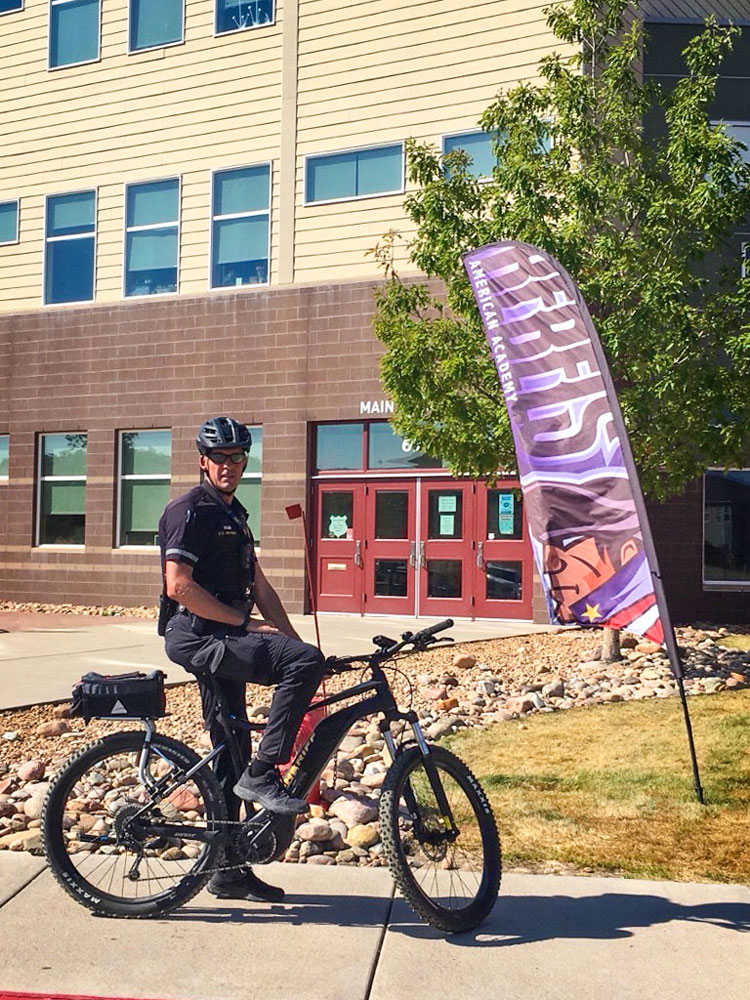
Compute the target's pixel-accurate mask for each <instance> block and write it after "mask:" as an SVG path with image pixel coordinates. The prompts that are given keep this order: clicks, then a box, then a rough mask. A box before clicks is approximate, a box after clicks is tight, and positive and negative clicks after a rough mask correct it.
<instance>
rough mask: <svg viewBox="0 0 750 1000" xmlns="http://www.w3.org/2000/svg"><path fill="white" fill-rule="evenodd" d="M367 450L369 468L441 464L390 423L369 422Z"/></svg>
mask: <svg viewBox="0 0 750 1000" xmlns="http://www.w3.org/2000/svg"><path fill="white" fill-rule="evenodd" d="M367 450H368V461H367V466H368V468H370V469H440V468H442V465H443V463H442V462H441V461H439V460H438V459H435V458H430V456H429V455H425V453H424V452H423V451H419V450H418V449H417V448H414V447H413V446H412V445H411V444H410V443H409V442H408V441H407V440H406V439H405V438H402V437H401V436H400V435H399V434H397V433H396V432H395V431H394V429H393V428H392V427H391V425H390V424H370V431H369V441H368V448H367Z"/></svg>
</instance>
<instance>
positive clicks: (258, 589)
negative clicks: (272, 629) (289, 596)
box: [255, 562, 299, 639]
mask: <svg viewBox="0 0 750 1000" xmlns="http://www.w3.org/2000/svg"><path fill="white" fill-rule="evenodd" d="M255 603H256V604H257V605H258V609H259V610H260V612H261V614H262V615H263V617H264V618H266V619H267V620H268V621H269V622H272V623H273V624H274V625H275V626H276V627H277V628H278V629H279V631H280V632H283V633H284V635H288V636H289V638H290V639H299V635H297V633H296V631H295V630H294V626H293V625H292V623H291V622H290V621H289V617H288V615H287V613H286V611H285V610H284V606H283V605H282V603H281V598H280V597H279V595H278V594H277V593H276V591H275V590H274V589H273V587H272V586H271V584H270V583H269V582H268V580H267V579H266V577H265V574H264V573H263V570H262V569H261V568H260V566H259V565H258V563H257V562H256V564H255Z"/></svg>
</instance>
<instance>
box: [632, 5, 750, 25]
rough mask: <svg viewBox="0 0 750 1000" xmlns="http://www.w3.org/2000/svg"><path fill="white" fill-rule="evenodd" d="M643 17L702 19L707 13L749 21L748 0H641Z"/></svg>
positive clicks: (728, 18) (749, 6)
mask: <svg viewBox="0 0 750 1000" xmlns="http://www.w3.org/2000/svg"><path fill="white" fill-rule="evenodd" d="M639 10H640V12H641V14H642V15H643V17H644V19H645V20H647V21H649V20H660V21H664V20H669V21H672V20H674V21H702V20H704V19H705V18H706V17H708V16H709V14H714V15H715V16H716V17H718V18H719V19H720V20H732V21H735V22H742V21H744V22H750V0H641V4H640V7H639Z"/></svg>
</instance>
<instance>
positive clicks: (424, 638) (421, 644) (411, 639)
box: [327, 618, 453, 673]
mask: <svg viewBox="0 0 750 1000" xmlns="http://www.w3.org/2000/svg"><path fill="white" fill-rule="evenodd" d="M452 627H453V619H452V618H446V619H445V620H444V621H441V622H436V623H435V624H434V625H430V626H428V627H427V628H425V629H422V630H421V631H419V632H415V633H414V634H412V633H411V632H404V633H403V635H402V636H401V641H400V642H393V645H392V646H385V645H383V642H384V637H383V636H376V637H375V643H376V645H377V646H379V647H380V648H379V650H375V651H374V652H372V653H360V654H359V655H356V656H329V657H328V659H327V663H328V665H329V667H330V668H331V670H332V672H333V673H343V671H342V670H339V669H338V668H339V667H344V666H348V665H349V664H351V663H365V662H368V663H369V662H371V661H372V659H373V657H376V658H381V659H383V660H389V659H390V658H391V657H392V656H395V655H396V653H400V652H401V650H402V649H403V648H404V647H405V646H411V647H412V652H415V653H416V652H418V651H420V650H423V649H424V648H426V647H427V646H428V645H429V641H430V640H432V637H433V636H434V635H437V633H438V632H444V631H445V630H446V629H448V628H452ZM378 640H380V641H378ZM388 641H389V642H392V641H393V640H388Z"/></svg>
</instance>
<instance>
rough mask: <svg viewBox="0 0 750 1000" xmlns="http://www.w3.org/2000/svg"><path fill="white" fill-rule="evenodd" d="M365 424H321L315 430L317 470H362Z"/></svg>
mask: <svg viewBox="0 0 750 1000" xmlns="http://www.w3.org/2000/svg"><path fill="white" fill-rule="evenodd" d="M363 435H364V424H319V425H318V426H317V427H316V428H315V468H316V469H318V470H319V471H320V470H323V469H325V470H331V469H361V468H362V440H363Z"/></svg>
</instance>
